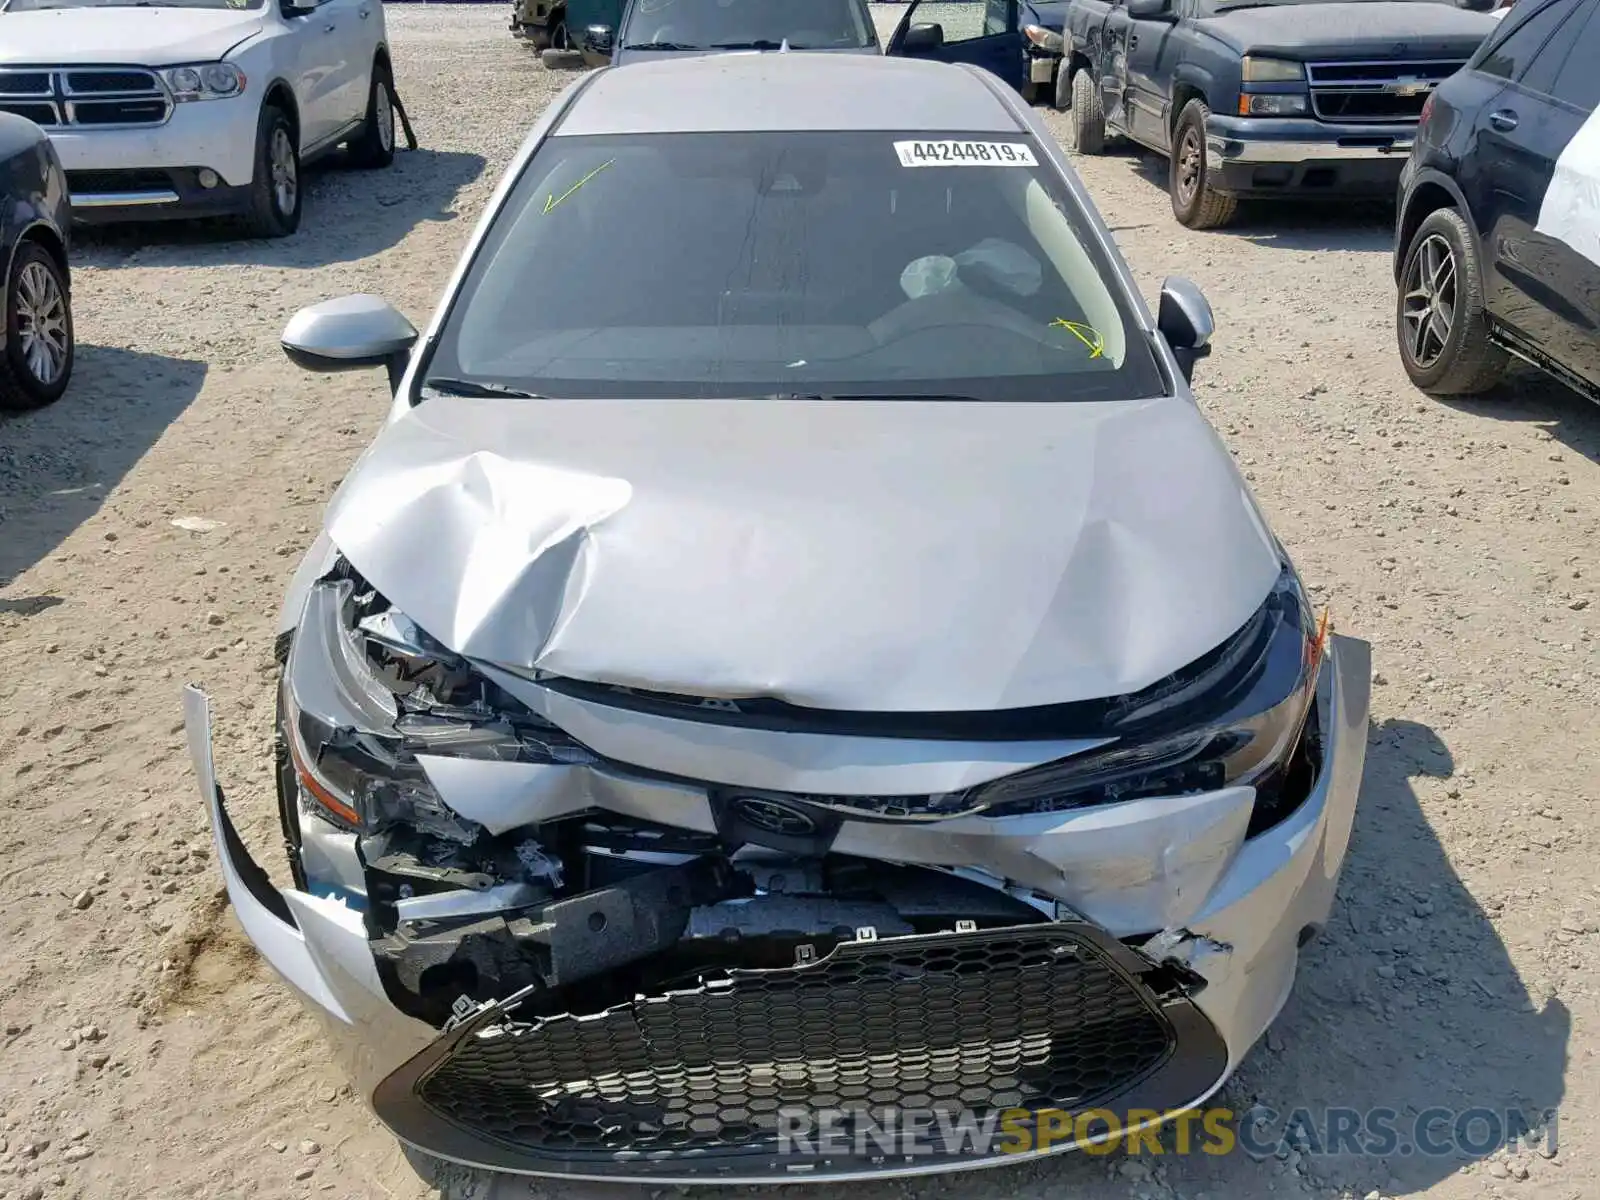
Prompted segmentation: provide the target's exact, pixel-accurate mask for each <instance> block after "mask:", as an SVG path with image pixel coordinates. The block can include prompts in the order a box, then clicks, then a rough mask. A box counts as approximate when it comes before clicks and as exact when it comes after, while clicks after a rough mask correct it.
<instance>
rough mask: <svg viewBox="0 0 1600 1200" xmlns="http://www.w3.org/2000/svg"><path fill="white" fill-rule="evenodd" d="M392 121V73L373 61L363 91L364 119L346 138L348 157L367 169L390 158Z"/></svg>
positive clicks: (381, 164) (392, 143)
mask: <svg viewBox="0 0 1600 1200" xmlns="http://www.w3.org/2000/svg"><path fill="white" fill-rule="evenodd" d="M394 122H395V115H394V76H393V75H392V74H391V73H390V71H389V68H388V67H387V66H386V65H385V64H383V63H381V62H375V63H373V64H372V86H371V88H370V89H369V91H368V93H367V121H366V124H364V125H363V126H362V127H361V132H360V133H358V134H356V136H355V137H353V138H351V139H350V161H351V162H352V163H354V164H355V165H356V166H358V167H361V168H363V169H364V170H369V171H370V170H375V169H378V168H381V167H387V166H388V165H389V164H390V163H392V162H394Z"/></svg>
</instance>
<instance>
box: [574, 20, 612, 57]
mask: <svg viewBox="0 0 1600 1200" xmlns="http://www.w3.org/2000/svg"><path fill="white" fill-rule="evenodd" d="M616 40H617V31H616V30H615V29H613V28H612V27H611V26H609V25H590V26H588V27H587V28H586V29H584V31H583V45H582V49H583V52H584V53H585V54H595V55H598V56H599V57H601V58H610V57H611V49H612V47H613V46H614V45H615V44H616Z"/></svg>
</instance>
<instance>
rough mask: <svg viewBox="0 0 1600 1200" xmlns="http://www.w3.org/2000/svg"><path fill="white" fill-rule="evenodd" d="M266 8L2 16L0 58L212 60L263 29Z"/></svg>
mask: <svg viewBox="0 0 1600 1200" xmlns="http://www.w3.org/2000/svg"><path fill="white" fill-rule="evenodd" d="M262 16H263V13H262V11H261V10H259V9H258V10H256V11H254V12H236V11H234V10H232V9H225V8H224V9H209V8H132V7H128V8H123V7H104V8H102V7H93V8H56V9H43V10H38V11H33V12H8V13H6V14H4V15H3V16H0V30H3V33H0V63H17V64H26V65H31V66H55V65H57V64H62V65H71V64H74V63H94V64H121V65H127V66H146V67H170V66H174V65H176V64H178V63H191V62H207V61H214V60H216V59H219V58H221V57H222V56H223V55H225V54H227V52H228V51H229V50H232V49H233V48H234V47H235V46H237V45H238V44H239V43H240V42H242V41H244V40H245V39H246V38H248V37H250V36H252V35H253V34H255V33H257V32H259V31H260V29H261V22H262Z"/></svg>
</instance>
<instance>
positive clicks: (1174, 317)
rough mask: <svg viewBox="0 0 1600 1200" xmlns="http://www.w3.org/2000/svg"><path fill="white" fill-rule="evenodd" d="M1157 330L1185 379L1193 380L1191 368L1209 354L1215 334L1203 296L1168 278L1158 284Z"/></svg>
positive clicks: (1188, 283) (1175, 278)
mask: <svg viewBox="0 0 1600 1200" xmlns="http://www.w3.org/2000/svg"><path fill="white" fill-rule="evenodd" d="M1156 329H1157V330H1158V331H1159V332H1160V334H1161V336H1162V337H1164V338H1166V339H1167V345H1168V346H1170V347H1172V356H1173V357H1174V358H1176V359H1177V360H1178V369H1179V370H1181V371H1182V372H1183V377H1184V379H1186V380H1188V379H1192V378H1194V364H1195V363H1196V362H1198V361H1199V360H1200V359H1202V358H1205V357H1206V356H1207V355H1209V354H1210V353H1211V335H1212V334H1214V333H1215V332H1216V330H1217V323H1216V319H1215V318H1214V317H1213V316H1212V314H1211V303H1210V301H1208V300H1207V299H1206V298H1205V294H1204V293H1203V292H1201V290H1200V289H1199V288H1198V287H1197V286H1196V285H1195V284H1194V283H1193V282H1192V281H1190V280H1188V279H1183V278H1181V277H1179V276H1176V275H1171V276H1168V277H1167V279H1166V280H1165V281H1164V282H1163V283H1162V284H1161V307H1160V309H1159V310H1158V311H1157V313H1156Z"/></svg>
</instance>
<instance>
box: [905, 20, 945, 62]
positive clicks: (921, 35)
mask: <svg viewBox="0 0 1600 1200" xmlns="http://www.w3.org/2000/svg"><path fill="white" fill-rule="evenodd" d="M943 49H944V26H943V25H940V24H939V23H938V22H937V21H933V22H930V23H928V24H925V25H913V26H912V27H911V28H910V29H908V30H906V36H905V37H904V38H902V39H901V41H900V50H901V53H904V54H930V53H932V52H933V51H935V50H943Z"/></svg>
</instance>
